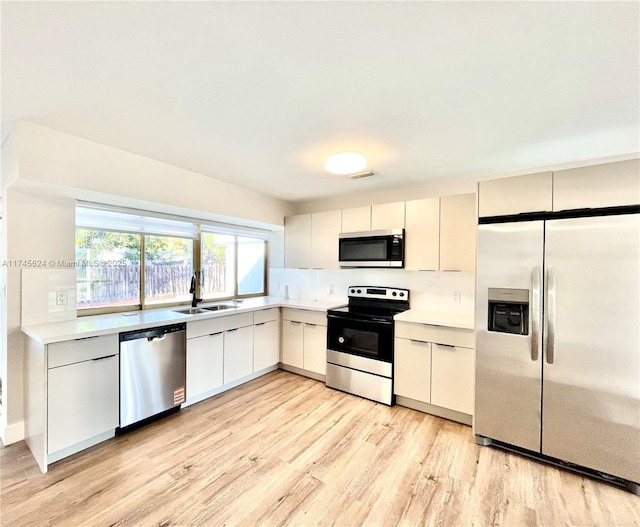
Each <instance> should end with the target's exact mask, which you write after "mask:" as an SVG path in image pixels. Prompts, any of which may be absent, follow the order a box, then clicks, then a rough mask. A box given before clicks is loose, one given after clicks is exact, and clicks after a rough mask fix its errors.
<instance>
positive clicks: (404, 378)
mask: <svg viewBox="0 0 640 527" xmlns="http://www.w3.org/2000/svg"><path fill="white" fill-rule="evenodd" d="M394 353H395V359H394V373H393V383H394V392H395V394H396V395H401V396H403V397H409V398H410V399H415V400H416V401H423V402H425V403H430V402H431V343H430V342H422V341H420V340H411V339H400V338H396V340H395V349H394Z"/></svg>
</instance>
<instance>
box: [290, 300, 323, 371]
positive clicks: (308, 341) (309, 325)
mask: <svg viewBox="0 0 640 527" xmlns="http://www.w3.org/2000/svg"><path fill="white" fill-rule="evenodd" d="M282 318H283V321H282V363H283V364H284V365H287V366H293V367H295V368H298V369H300V370H303V371H302V372H301V373H304V371H308V372H311V373H314V374H317V375H325V374H326V367H327V317H326V313H325V312H320V311H309V310H302V309H289V308H285V309H283V313H282Z"/></svg>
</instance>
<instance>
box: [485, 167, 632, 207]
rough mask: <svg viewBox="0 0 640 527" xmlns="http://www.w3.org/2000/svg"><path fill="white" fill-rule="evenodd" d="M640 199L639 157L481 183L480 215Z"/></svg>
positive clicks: (617, 203)
mask: <svg viewBox="0 0 640 527" xmlns="http://www.w3.org/2000/svg"><path fill="white" fill-rule="evenodd" d="M639 203H640V160H638V159H632V160H629V161H618V162H615V163H604V164H600V165H592V166H587V167H579V168H571V169H567V170H558V171H555V172H553V173H552V172H542V173H539V174H527V175H524V176H515V177H510V178H502V179H493V180H490V181H481V182H480V183H478V215H479V217H480V218H484V217H491V216H503V215H510V214H520V213H525V212H552V211H553V212H559V211H565V210H574V209H587V208H601V207H619V206H624V205H637V204H639Z"/></svg>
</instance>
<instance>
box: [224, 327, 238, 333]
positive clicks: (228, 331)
mask: <svg viewBox="0 0 640 527" xmlns="http://www.w3.org/2000/svg"><path fill="white" fill-rule="evenodd" d="M239 329H240V328H233V329H228V330H227V333H232V332H234V331H238V330H239Z"/></svg>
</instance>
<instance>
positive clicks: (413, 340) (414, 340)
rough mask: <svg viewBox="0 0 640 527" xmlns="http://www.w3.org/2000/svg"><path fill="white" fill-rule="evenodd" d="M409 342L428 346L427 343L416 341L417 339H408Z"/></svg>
mask: <svg viewBox="0 0 640 527" xmlns="http://www.w3.org/2000/svg"><path fill="white" fill-rule="evenodd" d="M409 341H410V342H417V343H418V344H429V343H428V342H426V341H424V340H417V339H409Z"/></svg>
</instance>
